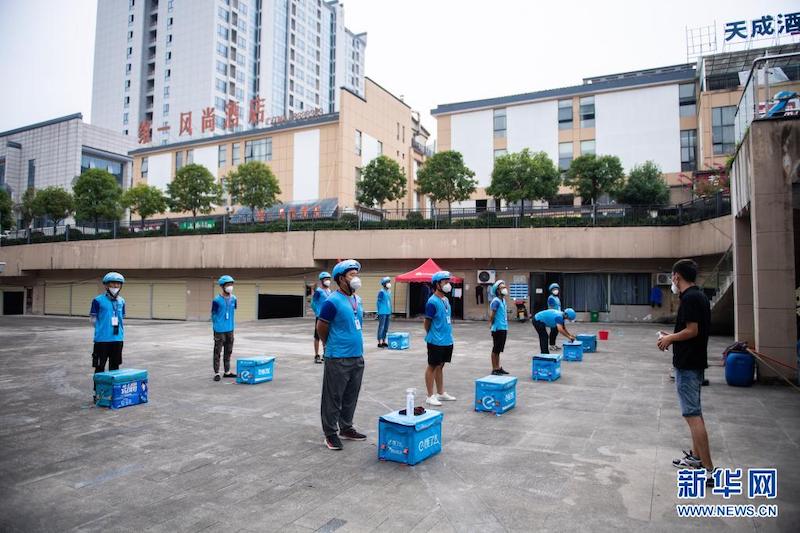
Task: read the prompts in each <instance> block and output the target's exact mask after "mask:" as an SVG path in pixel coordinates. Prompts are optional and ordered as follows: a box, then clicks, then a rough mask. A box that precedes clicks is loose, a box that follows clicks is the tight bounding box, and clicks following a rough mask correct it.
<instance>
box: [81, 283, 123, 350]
mask: <svg viewBox="0 0 800 533" xmlns="http://www.w3.org/2000/svg"><path fill="white" fill-rule="evenodd" d="M89 315H91V316H92V317H94V318H95V322H94V342H122V341H123V340H125V327H124V325H123V323H122V322H123V318H125V298H123V297H122V296H117V297H116V299H114V298H111V296H109V295H108V293H107V292H106V293H103V294H100V295H98V296H96V297H95V299H94V300H92V307H91V308H90V309H89ZM113 317H117V320H118V321H119V327H118V328H117V333H116V335H115V334H114V326H113V324H112V321H113Z"/></svg>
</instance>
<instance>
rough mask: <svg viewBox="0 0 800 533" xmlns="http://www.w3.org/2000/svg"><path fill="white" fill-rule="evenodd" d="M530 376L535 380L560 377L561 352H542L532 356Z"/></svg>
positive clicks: (548, 379)
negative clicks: (531, 372)
mask: <svg viewBox="0 0 800 533" xmlns="http://www.w3.org/2000/svg"><path fill="white" fill-rule="evenodd" d="M531 365H532V367H533V374H532V376H531V377H532V378H533V379H534V380H535V381H539V380H544V381H555V380H557V379H558V378H560V377H561V354H558V353H549V354H548V353H543V354H538V355H534V356H533V361H532V363H531Z"/></svg>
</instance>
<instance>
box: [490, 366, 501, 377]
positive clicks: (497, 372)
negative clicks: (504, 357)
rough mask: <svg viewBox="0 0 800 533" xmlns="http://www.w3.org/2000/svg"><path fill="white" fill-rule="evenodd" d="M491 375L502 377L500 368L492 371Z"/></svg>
mask: <svg viewBox="0 0 800 533" xmlns="http://www.w3.org/2000/svg"><path fill="white" fill-rule="evenodd" d="M492 375H493V376H502V375H503V371H502V369H500V368H496V369H494V370H492Z"/></svg>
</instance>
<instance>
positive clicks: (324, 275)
mask: <svg viewBox="0 0 800 533" xmlns="http://www.w3.org/2000/svg"><path fill="white" fill-rule="evenodd" d="M329 277H331V274H330V272H320V273H319V280H320V281H322V280H323V279H327V278H329Z"/></svg>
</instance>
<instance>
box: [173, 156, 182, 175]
mask: <svg viewBox="0 0 800 533" xmlns="http://www.w3.org/2000/svg"><path fill="white" fill-rule="evenodd" d="M181 167H183V152H175V172H177V171H179V170H180V169H181Z"/></svg>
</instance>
